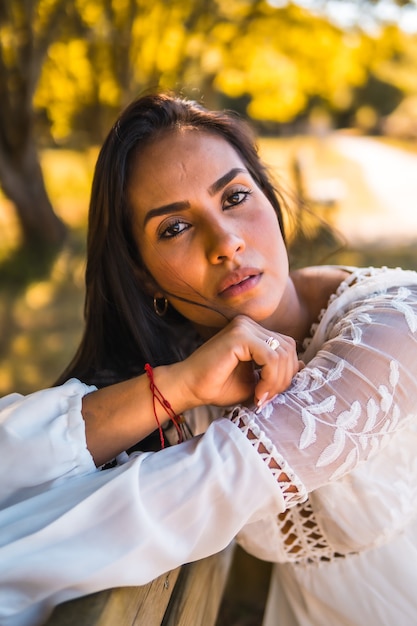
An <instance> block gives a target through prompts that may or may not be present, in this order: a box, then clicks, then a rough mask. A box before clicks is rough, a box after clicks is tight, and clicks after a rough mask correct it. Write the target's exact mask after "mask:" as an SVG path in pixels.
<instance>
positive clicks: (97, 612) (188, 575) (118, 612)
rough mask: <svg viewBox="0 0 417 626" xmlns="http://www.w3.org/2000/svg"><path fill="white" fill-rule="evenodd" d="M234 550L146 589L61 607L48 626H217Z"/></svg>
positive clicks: (178, 571)
mask: <svg viewBox="0 0 417 626" xmlns="http://www.w3.org/2000/svg"><path fill="white" fill-rule="evenodd" d="M233 550H234V545H233V544H232V545H230V546H229V547H228V548H227V549H226V550H224V551H223V552H220V553H219V554H215V555H213V556H211V557H208V558H206V559H202V560H201V561H196V562H195V563H189V564H188V565H184V566H183V567H181V568H177V569H175V570H173V571H171V572H168V573H167V574H164V575H163V576H160V577H159V578H157V579H155V580H154V581H152V582H151V583H149V584H148V585H144V586H141V587H121V588H115V589H109V590H106V591H101V592H99V593H94V594H91V595H89V596H84V597H82V598H77V599H75V600H71V601H69V602H64V603H63V604H61V605H59V606H57V607H56V608H55V610H54V612H53V613H52V615H51V617H50V618H49V620H48V621H47V622H46V623H45V625H44V626H116V625H117V626H145V625H146V626H214V624H215V623H216V617H217V613H218V610H219V606H220V603H221V600H222V596H223V591H224V588H225V585H226V580H227V576H228V572H229V568H230V565H231V561H232V555H233Z"/></svg>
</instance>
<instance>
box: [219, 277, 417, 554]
mask: <svg viewBox="0 0 417 626" xmlns="http://www.w3.org/2000/svg"><path fill="white" fill-rule="evenodd" d="M384 271H386V268H382V269H378V270H375V269H374V268H369V269H366V270H357V271H355V272H353V273H352V274H351V275H350V276H349V277H348V279H346V280H345V281H343V282H342V283H341V285H340V286H339V288H338V290H337V292H336V293H335V294H334V295H333V296H332V297H331V298H330V302H332V301H333V300H334V299H335V298H337V297H338V296H339V295H341V294H342V293H343V292H344V291H346V289H347V288H348V287H350V286H351V285H353V284H355V283H358V282H362V281H363V280H365V279H366V278H368V277H372V276H375V275H378V274H381V273H383V272H384ZM382 293H384V294H385V297H387V298H388V299H389V301H390V305H391V306H392V308H393V309H396V310H398V311H399V312H401V313H402V314H403V315H404V318H405V321H406V323H407V325H408V328H409V330H410V332H411V333H415V332H417V315H416V314H415V313H414V310H413V308H412V306H410V305H409V304H408V303H407V302H406V300H407V298H408V297H409V296H410V295H411V292H410V290H409V289H408V288H407V287H401V286H399V287H398V289H397V290H396V291H395V293H394V294H392V295H390V296H388V294H387V292H386V289H381V290H380V291H379V292H375V293H374V294H369V299H368V301H367V302H365V303H364V304H363V305H362V306H361V307H360V310H359V308H355V310H354V311H353V312H352V315H349V314H347V315H346V316H344V317H343V318H342V319H341V320H340V321H339V322H336V324H335V325H334V326H333V329H332V333H331V334H332V335H333V334H335V335H339V336H344V337H346V339H348V340H349V341H350V343H352V344H353V345H355V344H360V343H361V341H362V335H363V329H362V328H361V326H362V327H363V328H364V329H365V328H366V327H367V326H368V325H370V324H372V321H373V317H372V310H373V308H374V306H375V301H377V300H378V298H380V296H381V294H382ZM325 311H326V310H323V311H322V312H321V314H320V319H322V318H323V315H324V314H325ZM318 325H319V324H315V325H314V326H313V327H312V331H311V332H312V334H314V333H315V331H316V329H317V327H318ZM311 339H312V337H311V338H310V341H311ZM345 367H346V362H345V361H344V360H343V359H340V360H339V361H338V362H337V364H336V365H335V367H334V368H332V369H330V370H327V371H326V373H325V374H324V373H323V371H321V370H319V369H318V368H308V369H307V368H306V370H303V371H301V372H300V373H299V374H298V375H297V377H296V378H295V379H294V382H293V384H292V385H291V393H292V395H293V394H296V396H297V397H298V399H300V400H304V403H305V404H304V406H303V408H302V411H301V419H302V424H303V428H302V432H301V436H300V440H299V448H300V449H306V448H308V447H309V446H311V445H312V444H314V443H315V442H316V441H317V437H316V428H317V427H318V425H319V424H322V425H325V426H327V427H329V428H332V429H333V430H334V434H333V438H332V441H331V442H330V443H328V444H327V446H326V447H325V448H324V449H322V450H320V451H319V454H318V458H317V461H316V467H318V468H319V467H324V466H327V465H330V464H332V463H335V462H337V461H340V462H338V464H337V468H336V469H335V471H333V473H332V474H331V476H329V479H330V480H335V479H337V478H340V477H341V476H342V475H344V474H346V473H347V472H349V471H350V470H351V469H352V468H353V467H354V466H355V465H356V463H357V460H358V458H359V454H360V455H361V457H362V458H367V457H369V456H370V455H371V454H374V453H375V451H376V450H378V449H379V448H380V447H381V446H382V445H383V444H384V442H385V440H386V438H387V434H388V433H391V432H393V431H394V430H396V428H397V427H398V421H399V417H400V409H399V406H398V405H397V403H396V402H395V399H394V398H395V391H396V387H397V385H398V384H399V377H400V375H399V364H398V362H397V361H395V360H391V361H390V362H389V363H388V371H387V374H386V381H385V384H382V383H381V384H379V385H378V387H377V388H376V394H375V395H374V397H371V398H370V399H369V400H368V402H367V403H366V405H365V406H363V405H361V403H360V402H359V401H358V400H353V401H352V403H351V404H350V406H348V407H347V408H346V405H345V407H344V410H342V411H340V412H339V413H338V414H336V417H335V418H334V419H332V420H331V421H330V422H329V421H328V420H327V419H326V415H327V416H328V415H329V414H332V413H333V414H334V413H335V411H336V407H337V401H336V396H334V395H329V396H327V397H326V398H324V399H323V397H322V398H321V400H320V401H319V402H317V398H315V397H314V394H312V392H313V391H316V390H318V389H320V388H321V387H323V386H325V385H327V384H328V383H329V382H333V381H336V380H338V379H340V378H341V377H342V376H343V374H344V369H345ZM315 400H316V401H315ZM278 404H286V397H285V394H280V395H278V396H277V397H276V398H275V399H274V400H273V401H272V402H271V403H269V405H267V406H266V407H265V409H264V410H263V414H262V417H263V418H264V419H265V420H268V419H269V418H270V417H271V414H272V413H273V410H274V409H273V407H274V405H275V406H276V405H278ZM230 415H231V419H232V421H233V422H234V423H236V424H237V426H238V427H239V428H240V429H241V430H242V431H243V432H244V434H245V435H246V436H247V437H248V439H249V441H250V442H251V443H252V445H253V446H254V448H255V449H256V450H257V451H258V452H259V453H260V454H261V457H262V459H263V460H264V461H265V462H266V463H267V465H268V467H269V468H270V469H271V471H272V473H273V475H274V477H275V478H276V479H277V480H278V482H279V483H280V488H281V490H282V493H283V496H284V501H285V504H286V507H287V509H286V511H284V512H283V513H281V514H280V515H279V516H278V517H277V525H278V527H279V530H280V533H281V535H282V537H283V543H282V549H283V550H284V551H285V553H286V559H287V561H291V562H293V563H304V564H306V563H314V562H318V561H329V560H332V559H334V558H340V557H345V556H346V555H347V554H355V552H352V551H346V554H341V553H340V552H336V551H335V550H334V548H332V547H331V545H330V544H329V542H328V541H327V539H326V537H325V535H324V533H323V531H322V529H321V527H320V524H319V523H318V521H317V519H316V516H315V513H314V509H313V506H312V504H311V501H310V500H309V499H308V494H307V492H306V488H305V486H304V484H303V483H302V482H301V481H300V479H299V478H298V477H297V475H296V474H295V472H294V471H293V470H292V469H291V467H290V466H289V465H288V463H287V462H286V460H285V458H283V457H282V456H281V455H280V453H279V452H278V450H277V449H276V448H275V446H274V445H273V443H272V442H271V441H270V439H269V438H268V437H267V436H266V434H265V433H264V432H263V430H262V428H260V427H259V425H258V424H257V423H256V422H255V421H254V418H253V417H251V415H250V414H248V413H246V412H245V410H243V409H240V410H239V409H235V410H234V411H232V412H231V413H230ZM359 420H362V421H363V422H364V424H363V425H362V426H361V428H360V429H358V428H357V424H358V422H359ZM381 420H382V422H383V426H382V428H381ZM347 447H348V449H346V448H347ZM344 452H345V458H344V459H343V458H342V459H341V456H342V454H343V453H344ZM364 452H366V454H365V455H364V454H363V453H364Z"/></svg>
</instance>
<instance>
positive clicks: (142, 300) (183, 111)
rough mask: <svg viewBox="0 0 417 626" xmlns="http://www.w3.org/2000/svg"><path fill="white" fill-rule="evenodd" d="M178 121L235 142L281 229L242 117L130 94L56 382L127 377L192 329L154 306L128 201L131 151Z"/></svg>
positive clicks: (105, 150) (103, 160) (93, 219)
mask: <svg viewBox="0 0 417 626" xmlns="http://www.w3.org/2000/svg"><path fill="white" fill-rule="evenodd" d="M176 127H189V128H197V129H200V130H204V131H206V132H209V133H211V134H215V135H218V136H220V137H222V138H223V139H224V140H226V141H227V142H228V143H229V144H230V145H231V146H233V148H234V149H235V150H236V152H237V153H238V154H239V156H240V157H241V159H242V161H243V163H244V164H245V166H246V167H247V169H248V171H249V172H250V174H251V176H252V178H253V179H254V180H255V182H256V183H257V185H258V186H259V188H260V189H261V190H262V191H263V192H264V194H265V195H266V197H267V198H268V200H269V201H270V202H271V204H272V206H273V207H274V209H275V211H276V214H277V218H278V222H279V226H280V228H281V231H282V233H284V228H283V218H282V212H281V206H280V202H279V199H278V196H277V193H276V191H275V189H274V187H273V184H272V182H271V180H270V178H269V176H268V173H267V171H266V168H265V167H264V165H263V164H262V163H261V161H260V160H259V156H258V152H257V148H256V144H255V141H254V137H253V134H252V131H251V129H250V128H249V126H248V125H247V124H246V122H244V121H243V120H242V119H241V118H239V117H238V116H237V115H236V114H234V113H233V112H224V111H208V110H207V109H205V108H204V107H202V106H200V105H199V104H197V103H196V102H193V101H190V100H186V99H183V98H179V97H177V96H172V95H168V94H156V95H146V96H143V97H141V98H139V99H137V100H135V101H134V102H132V103H131V104H130V105H129V106H128V107H127V108H126V109H125V110H124V111H123V112H122V114H121V115H120V117H119V119H118V121H117V122H116V123H115V124H114V126H113V128H112V129H111V131H110V132H109V134H108V136H107V138H106V140H105V142H104V144H103V146H102V148H101V151H100V154H99V156H98V160H97V164H96V168H95V173H94V179H93V185H92V192H91V201H90V209H89V220H88V237H87V269H86V276H85V283H86V297H85V309H84V315H85V329H84V335H83V338H82V340H81V343H80V346H79V348H78V351H77V353H76V355H75V357H74V359H73V360H72V362H71V363H70V364H69V366H68V367H67V368H66V370H65V371H64V372H63V374H62V375H61V376H60V378H59V380H58V381H57V383H60V382H63V381H64V380H66V379H68V378H69V377H71V376H76V377H78V378H80V379H81V380H83V381H84V382H88V383H94V384H97V385H98V386H102V385H105V384H109V383H113V382H116V381H118V380H123V379H126V378H130V377H132V376H134V375H136V374H137V373H140V372H142V371H143V367H144V364H145V363H146V362H147V361H149V362H150V363H152V365H160V364H167V363H171V362H173V361H176V360H178V358H181V357H182V356H183V353H182V350H183V348H184V340H183V339H184V336H186V337H188V338H191V337H192V335H193V330H192V327H191V324H189V323H188V321H187V320H186V319H184V318H183V317H182V316H181V315H179V314H178V313H176V312H174V311H170V313H168V314H167V315H166V316H165V317H163V318H162V317H159V316H158V315H156V313H155V311H154V308H153V298H152V297H151V296H150V295H149V293H148V292H147V291H146V289H145V279H146V276H147V270H146V267H144V264H143V262H142V259H141V255H140V250H138V248H137V244H136V242H135V240H134V238H133V228H132V211H131V207H130V206H129V202H128V188H129V178H130V173H131V171H132V169H133V165H134V163H135V159H136V158H137V155H138V154H139V153H140V151H141V150H142V149H143V148H144V147H145V146H146V145H148V144H149V142H150V141H152V140H154V139H155V138H157V137H158V136H160V135H161V134H163V133H164V132H167V131H169V130H172V129H173V128H176ZM170 309H171V307H170Z"/></svg>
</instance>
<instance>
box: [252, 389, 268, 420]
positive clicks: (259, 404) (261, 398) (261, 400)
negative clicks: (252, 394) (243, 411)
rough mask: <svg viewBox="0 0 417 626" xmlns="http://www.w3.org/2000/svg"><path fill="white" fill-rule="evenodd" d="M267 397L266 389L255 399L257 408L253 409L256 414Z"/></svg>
mask: <svg viewBox="0 0 417 626" xmlns="http://www.w3.org/2000/svg"><path fill="white" fill-rule="evenodd" d="M267 398H268V392H267V391H266V392H265V393H264V394H263V395H262V396H261V397H260V398H259V399H258V401H257V403H256V406H257V409H256V411H255V413H256V415H258V414H259V413H260V412H261V411H262V409H263V406H264V404H265V401H266V399H267Z"/></svg>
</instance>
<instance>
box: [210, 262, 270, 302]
mask: <svg viewBox="0 0 417 626" xmlns="http://www.w3.org/2000/svg"><path fill="white" fill-rule="evenodd" d="M260 277H261V272H260V271H259V269H256V268H253V267H242V268H240V269H238V270H235V271H233V272H230V274H228V275H227V277H226V278H225V279H224V280H223V281H222V282H221V283H220V285H219V289H218V294H219V296H229V295H234V294H235V293H239V292H241V291H246V290H247V289H250V288H252V286H254V284H257V283H258V280H259V279H260Z"/></svg>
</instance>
